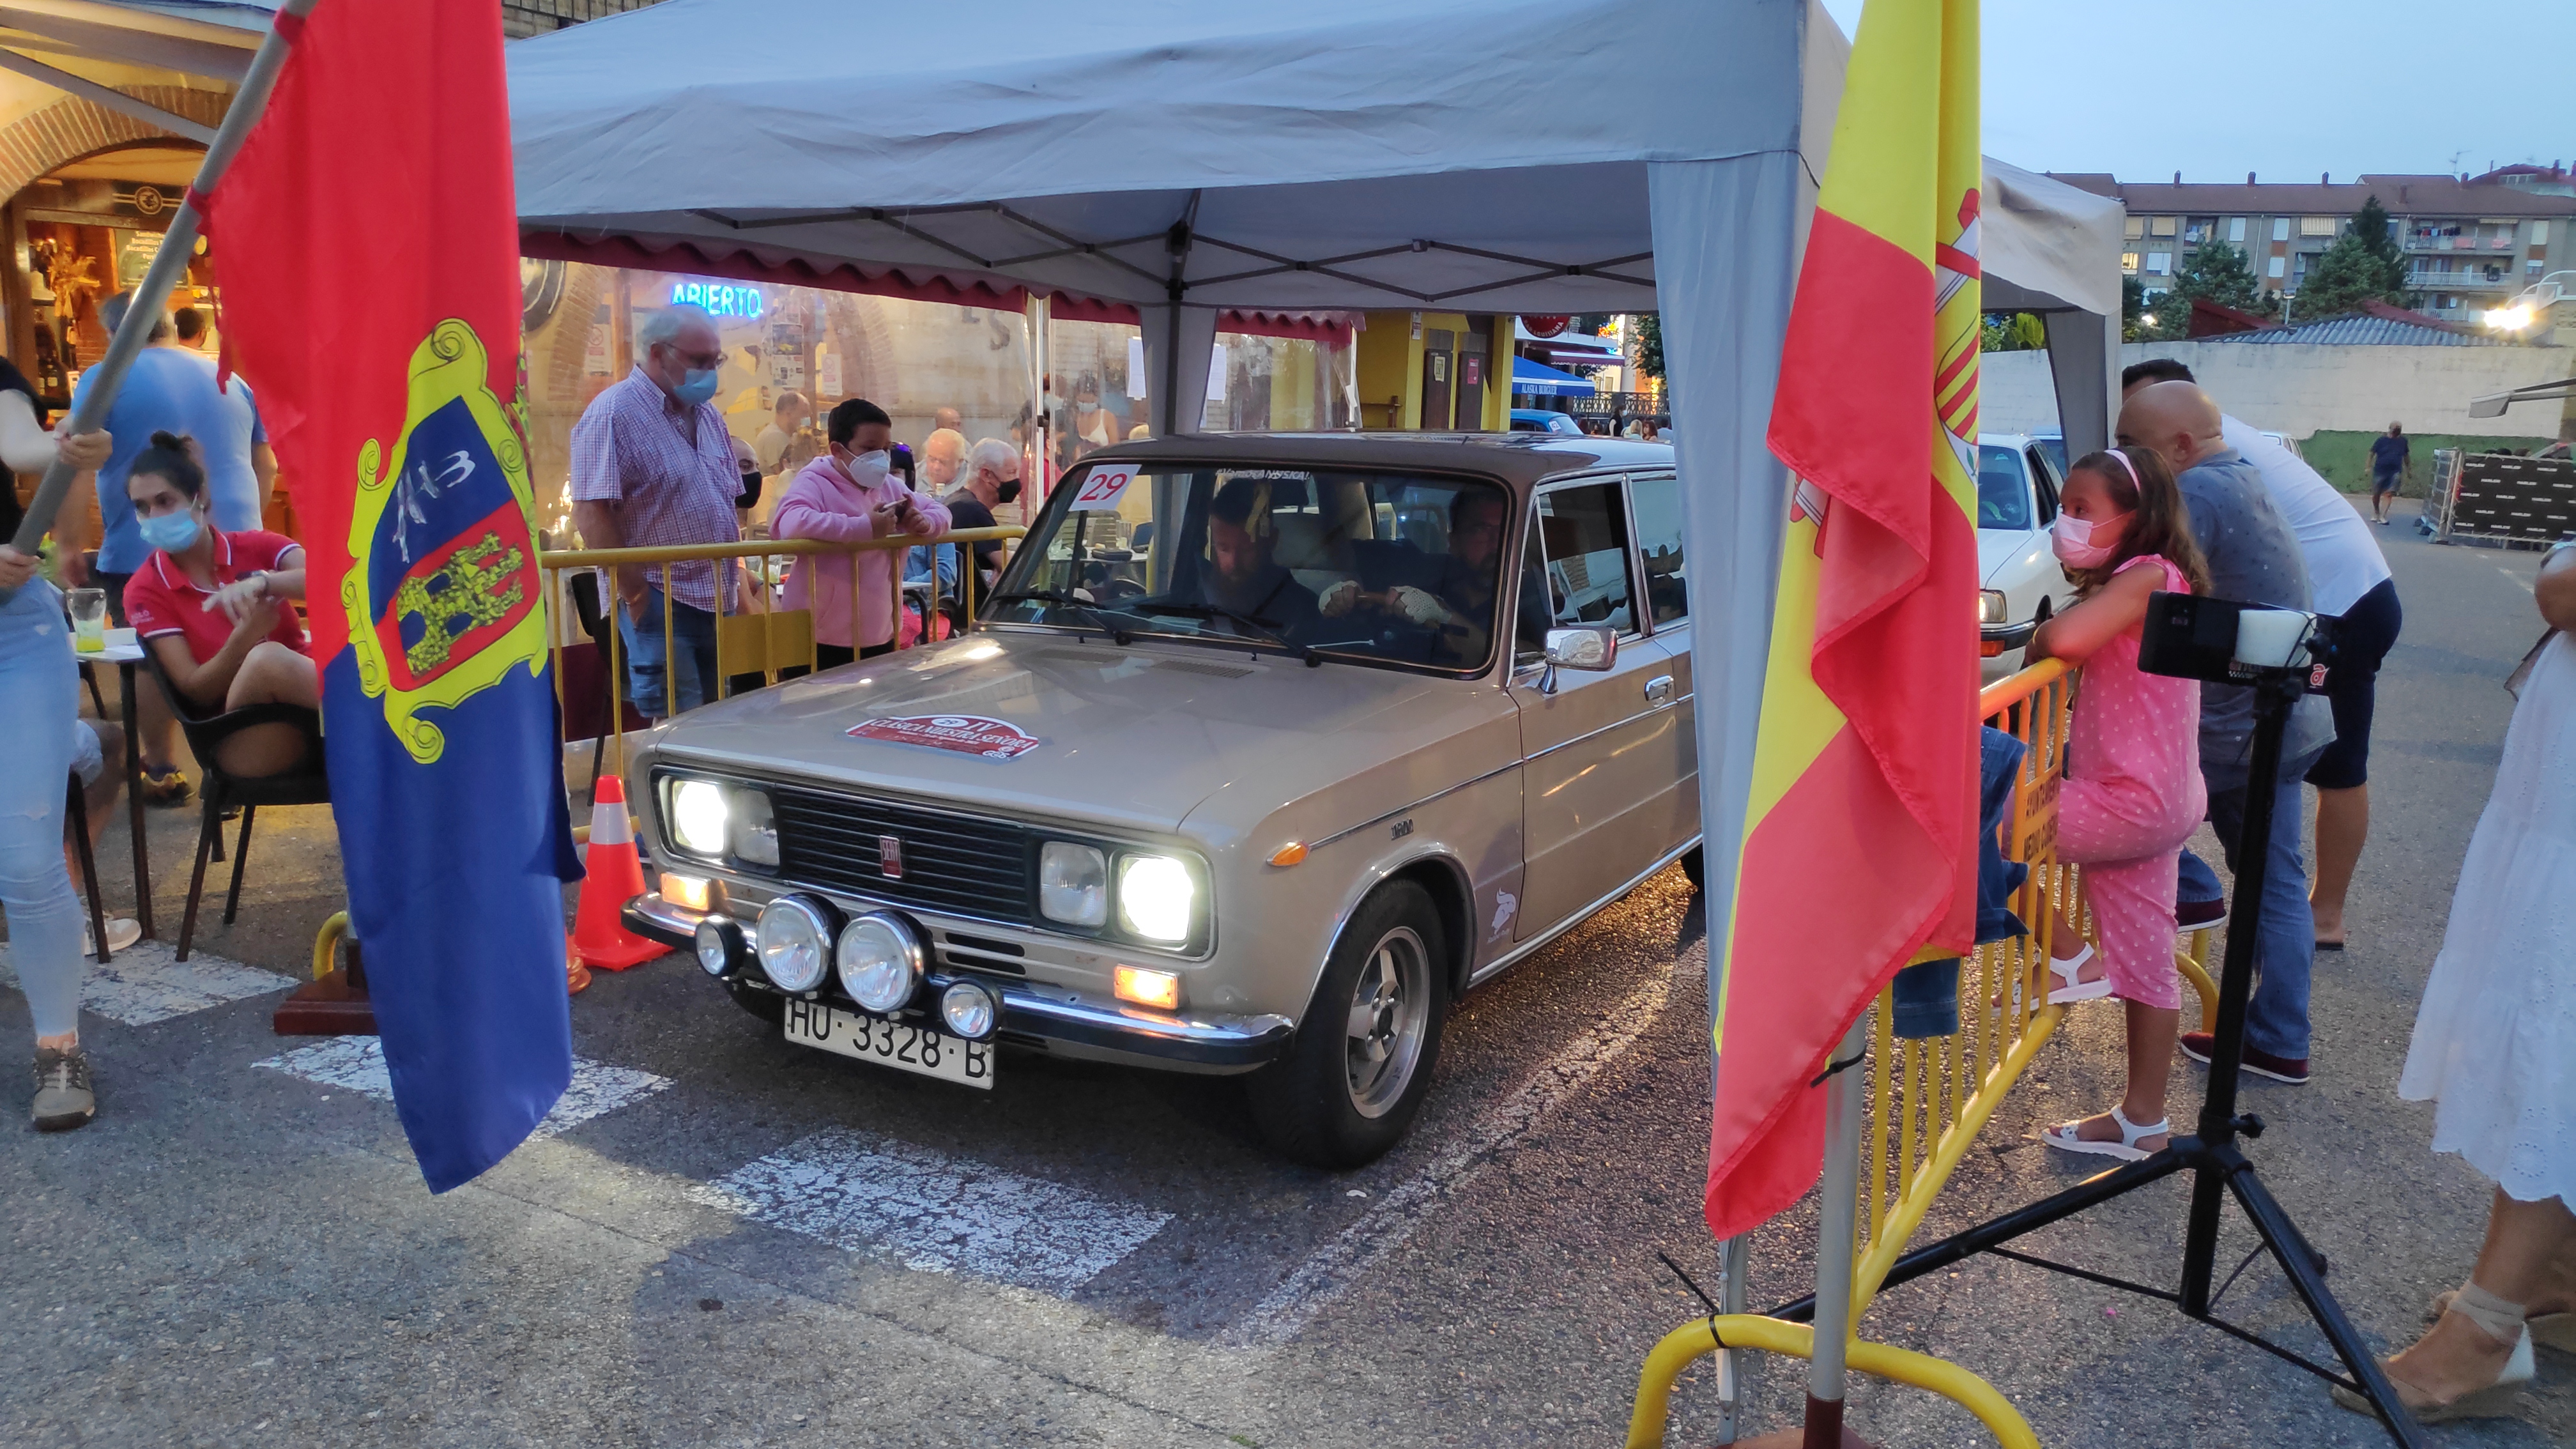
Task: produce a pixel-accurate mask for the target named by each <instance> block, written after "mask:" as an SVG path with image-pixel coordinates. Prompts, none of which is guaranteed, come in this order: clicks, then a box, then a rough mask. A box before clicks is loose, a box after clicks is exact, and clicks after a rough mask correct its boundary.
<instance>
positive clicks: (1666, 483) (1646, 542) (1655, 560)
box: [1628, 473, 1690, 629]
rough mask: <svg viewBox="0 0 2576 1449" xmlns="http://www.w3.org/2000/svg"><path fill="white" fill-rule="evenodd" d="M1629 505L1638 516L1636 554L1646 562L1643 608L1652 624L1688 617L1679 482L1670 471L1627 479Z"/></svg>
mask: <svg viewBox="0 0 2576 1449" xmlns="http://www.w3.org/2000/svg"><path fill="white" fill-rule="evenodd" d="M1628 505H1629V507H1630V508H1632V509H1634V510H1635V511H1636V515H1637V556H1638V557H1639V558H1641V559H1643V560H1644V561H1645V565H1646V607H1647V608H1648V609H1649V610H1651V611H1652V613H1653V615H1654V620H1655V627H1656V628H1658V629H1660V628H1663V627H1664V626H1665V625H1667V624H1678V623H1680V622H1682V621H1683V620H1685V619H1687V618H1689V617H1690V590H1689V588H1688V586H1687V585H1686V583H1685V582H1684V570H1683V568H1682V485H1681V480H1679V479H1677V478H1675V477H1673V476H1672V475H1671V474H1669V473H1662V474H1653V475H1649V476H1646V477H1642V478H1635V477H1632V478H1630V479H1629V480H1628Z"/></svg>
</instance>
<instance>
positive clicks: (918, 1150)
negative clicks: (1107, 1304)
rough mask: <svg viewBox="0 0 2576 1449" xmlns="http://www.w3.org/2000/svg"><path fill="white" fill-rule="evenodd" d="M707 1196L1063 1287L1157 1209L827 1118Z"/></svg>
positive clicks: (879, 1246) (910, 1261)
mask: <svg viewBox="0 0 2576 1449" xmlns="http://www.w3.org/2000/svg"><path fill="white" fill-rule="evenodd" d="M689 1196H690V1197H692V1198H694V1199H696V1200H697V1201H699V1202H702V1203H705V1204H707V1205H709V1206H711V1207H719V1208H723V1209H725V1210H726V1211H728V1212H733V1213H738V1214H740V1215H742V1216H743V1217H746V1218H749V1219H751V1220H753V1221H754V1222H760V1223H766V1224H768V1225H770V1226H772V1227H779V1228H785V1229H787V1230H788V1231H790V1232H795V1233H802V1234H804V1235H805V1236H807V1237H809V1238H816V1239H820V1240H821V1241H823V1242H826V1243H830V1244H832V1245H834V1246H835V1247H840V1248H847V1249H849V1250H851V1251H853V1252H860V1253H867V1254H870V1255H873V1256H878V1257H883V1258H886V1259H888V1260H890V1261H893V1262H897V1263H900V1264H902V1265H903V1266H904V1267H906V1268H911V1269H914V1270H917V1271H920V1272H927V1273H963V1274H967V1275H969V1276H973V1277H978V1278H989V1279H993V1280H996V1281H999V1282H1003V1283H1013V1284H1017V1285H1019V1286H1021V1287H1025V1288H1037V1289H1043V1290H1046V1291H1050V1292H1055V1293H1069V1292H1071V1291H1073V1290H1074V1289H1076V1288H1079V1287H1081V1286H1082V1285H1083V1284H1085V1283H1088V1282H1090V1281H1091V1280H1092V1279H1093V1278H1095V1277H1097V1276H1098V1275H1099V1274H1100V1273H1101V1272H1102V1271H1103V1270H1104V1269H1107V1268H1108V1267H1110V1266H1111V1265H1113V1264H1115V1263H1117V1262H1118V1261H1119V1260H1120V1259H1122V1258H1124V1257H1126V1256H1127V1255H1128V1254H1129V1253H1132V1252H1134V1251H1135V1250H1136V1249H1137V1248H1138V1247H1139V1246H1141V1245H1142V1244H1143V1243H1144V1242H1145V1240H1146V1239H1148V1238H1151V1237H1152V1236H1154V1234H1156V1233H1158V1232H1161V1231H1162V1230H1163V1225H1164V1224H1166V1223H1168V1222H1170V1221H1171V1220H1172V1215H1171V1214H1170V1213H1167V1212H1155V1211H1152V1210H1149V1209H1144V1208H1136V1207H1129V1206H1127V1205H1124V1204H1121V1203H1115V1202H1111V1201H1109V1200H1108V1199H1106V1198H1102V1197H1097V1196H1095V1195H1093V1194H1091V1193H1088V1192H1085V1191H1083V1190H1082V1189H1080V1188H1076V1187H1067V1186H1065V1185H1063V1184H1061V1183H1053V1182H1047V1181H1043V1180H1041V1179H1039V1178H1034V1177H1023V1176H1021V1175H1020V1174H1018V1173H1016V1172H1008V1171H1005V1170H1003V1169H1001V1168H998V1167H991V1166H987V1165H985V1164H983V1163H980V1162H974V1161H970V1160H966V1159H962V1158H953V1157H949V1156H946V1155H945V1154H942V1153H939V1152H934V1151H932V1150H930V1149H929V1148H926V1147H916V1146H913V1145H911V1144H910V1143H904V1142H894V1141H889V1140H887V1139H884V1138H879V1137H871V1136H868V1135H866V1134H864V1133H860V1132H853V1131H849V1130H847V1129H841V1128H835V1129H833V1130H831V1131H827V1132H819V1133H816V1134H815V1135H813V1136H811V1137H806V1138H803V1139H801V1140H799V1141H796V1142H793V1143H790V1144H789V1145H788V1146H786V1147H783V1148H781V1149H779V1150H778V1151H776V1152H773V1153H771V1154H769V1155H768V1156H767V1157H764V1158H761V1159H760V1160H759V1161H757V1162H752V1163H749V1164H746V1165H745V1166H743V1167H740V1168H738V1169H736V1170H735V1171H733V1172H731V1173H728V1174H727V1175H725V1176H724V1177H722V1178H720V1179H718V1180H717V1181H715V1182H712V1183H709V1184H706V1185H705V1186H702V1187H696V1188H692V1189H690V1190H689Z"/></svg>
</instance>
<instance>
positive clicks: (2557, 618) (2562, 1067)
mask: <svg viewBox="0 0 2576 1449" xmlns="http://www.w3.org/2000/svg"><path fill="white" fill-rule="evenodd" d="M2536 592H2537V593H2538V595H2539V602H2540V613H2541V617H2542V618H2543V619H2545V620H2547V621H2548V623H2549V625H2550V627H2551V628H2552V629H2554V630H2556V631H2557V632H2556V633H2553V634H2551V635H2550V636H2549V638H2548V639H2547V640H2546V641H2545V642H2544V643H2543V644H2542V645H2541V647H2540V648H2539V649H2538V650H2536V651H2535V654H2534V658H2533V662H2532V667H2531V672H2530V678H2529V679H2528V680H2527V681H2525V683H2524V684H2523V687H2522V697H2521V702H2520V703H2519V704H2518V705H2517V706H2516V707H2515V709H2514V712H2513V725H2512V727H2511V728H2510V729H2508V730H2507V731H2506V732H2505V739H2504V762H2503V763H2502V764H2501V765H2499V766H2498V767H2497V769H2496V782H2495V793H2494V794H2493V795H2491V796H2489V797H2488V799H2487V808H2486V813H2485V814H2483V815H2481V816H2479V817H2478V828H2477V833H2476V834H2474V835H2472V836H2471V837H2470V838H2469V853H2468V858H2467V859H2466V860H2464V861H2462V862H2461V866H2460V884H2459V889H2458V891H2457V892H2456V893H2455V894H2454V895H2453V896H2452V898H2451V923H2450V927H2449V929H2448V930H2447V931H2446V932H2445V933H2444V935H2443V938H2442V954H2441V955H2440V956H2439V957H2438V958H2436V959H2435V961H2434V962H2433V974H2432V977H2431V979H2429V980H2427V981H2426V982H2425V983H2424V1004H2423V1006H2422V1007H2421V1008H2420V1009H2419V1010H2418V1011H2417V1013H2416V1017H2415V1039H2414V1043H2413V1045H2412V1047H2411V1048H2410V1049H2409V1050H2408V1052H2407V1055H2406V1070H2405V1073H2404V1074H2403V1075H2402V1076H2401V1077H2400V1078H2399V1079H2398V1083H2397V1094H2398V1095H2399V1096H2401V1097H2404V1098H2406V1099H2407V1100H2409V1101H2417V1102H2421V1101H2428V1100H2429V1101H2433V1102H2435V1103H2438V1104H2439V1105H2438V1106H2437V1107H2436V1108H2435V1112H2434V1118H2433V1150H2434V1151H2436V1152H2456V1153H2458V1154H2460V1155H2461V1156H2462V1157H2463V1158H2466V1159H2467V1160H2468V1162H2469V1165H2470V1166H2472V1167H2475V1168H2477V1169H2478V1170H2479V1171H2480V1172H2483V1173H2485V1174H2486V1175H2487V1176H2489V1177H2491V1178H2493V1179H2495V1183H2496V1193H2495V1204H2494V1207H2493V1208H2492V1209H2491V1210H2490V1211H2489V1213H2488V1216H2487V1240H2486V1246H2485V1247H2484V1248H2482V1249H2480V1250H2479V1252H2478V1261H2477V1265H2476V1266H2475V1267H2474V1268H2472V1269H2471V1270H2470V1272H2469V1281H2468V1282H2467V1283H2465V1284H2463V1285H2461V1286H2460V1287H2459V1288H2458V1289H2456V1290H2454V1291H2452V1292H2450V1293H2445V1294H2443V1295H2442V1296H2441V1297H2440V1298H2437V1299H2435V1300H2434V1305H2435V1307H2436V1309H2437V1310H2438V1311H2439V1312H2440V1314H2441V1317H2440V1318H2439V1319H2438V1320H2437V1321H2436V1322H2435V1323H2434V1325H2433V1326H2432V1328H2430V1329H2429V1330H2427V1331H2426V1332H2425V1334H2424V1336H2423V1337H2422V1338H2420V1339H2418V1340H2417V1341H2416V1342H2415V1343H2414V1344H2413V1345H2412V1346H2410V1347H2408V1348H2407V1349H2406V1350H2405V1351H2404V1352H2401V1353H2399V1354H2397V1355H2395V1356H2394V1357H2391V1358H2389V1359H2388V1360H2386V1366H2387V1369H2388V1377H2389V1379H2390V1380H2391V1381H2392V1382H2394V1383H2395V1384H2396V1386H2397V1391H2398V1393H2399V1394H2400V1396H2402V1397H2403V1398H2404V1399H2405V1400H2406V1403H2407V1406H2408V1407H2409V1408H2411V1409H2413V1410H2414V1411H2415V1415H2416V1417H2417V1418H2418V1419H2421V1420H2424V1421H2426V1422H2433V1421H2438V1420H2442V1419H2464V1418H2476V1417H2500V1416H2504V1415H2508V1414H2510V1413H2512V1412H2513V1407H2512V1406H2513V1400H2514V1398H2515V1396H2516V1395H2517V1394H2518V1393H2519V1392H2520V1391H2521V1389H2522V1387H2523V1385H2524V1384H2526V1383H2528V1382H2529V1381H2530V1379H2531V1377H2532V1374H2533V1370H2534V1364H2535V1360H2534V1357H2533V1354H2532V1344H2533V1343H2534V1341H2537V1342H2539V1343H2541V1344H2543V1345H2545V1346H2548V1347H2552V1348H2556V1349H2559V1350H2561V1351H2563V1352H2570V1353H2576V1215H2571V1214H2570V1213H2569V1211H2568V1204H2569V1203H2570V1202H2571V1201H2576V547H2570V546H2568V545H2563V544H2562V545H2561V546H2559V548H2557V549H2556V550H2554V551H2553V552H2551V554H2550V555H2549V558H2548V561H2547V562H2546V563H2544V564H2543V565H2542V566H2541V571H2540V583H2539V587H2538V589H2537V590H2536ZM2335 1397H2336V1399H2337V1401H2339V1402H2341V1403H2342V1404H2343V1405H2344V1406H2345V1407H2346V1408H2353V1409H2362V1408H2364V1405H2363V1404H2362V1402H2361V1400H2360V1398H2359V1396H2357V1395H2354V1394H2352V1393H2351V1392H2350V1391H2348V1390H2345V1389H2337V1390H2335Z"/></svg>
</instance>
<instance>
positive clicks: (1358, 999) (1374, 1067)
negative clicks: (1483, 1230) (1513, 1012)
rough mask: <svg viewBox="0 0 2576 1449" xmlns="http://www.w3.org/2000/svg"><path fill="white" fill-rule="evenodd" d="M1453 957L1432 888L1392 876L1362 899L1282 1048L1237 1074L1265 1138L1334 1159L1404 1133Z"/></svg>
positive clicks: (1372, 1156)
mask: <svg viewBox="0 0 2576 1449" xmlns="http://www.w3.org/2000/svg"><path fill="white" fill-rule="evenodd" d="M1449 967H1450V962H1449V952H1448V932H1447V931H1446V930H1444V929H1443V928H1442V926H1441V922H1440V912H1439V909H1438V908H1437V907H1435V906H1434V905H1433V904H1432V902H1431V895H1430V893H1429V892H1428V891H1425V890H1424V889H1423V888H1422V887H1421V886H1419V885H1416V884H1415V883H1413V882H1412V881H1394V882H1391V883H1389V884H1387V885H1385V886H1382V887H1380V888H1379V889H1378V890H1377V891H1376V892H1375V893H1373V894H1372V895H1370V896H1369V898H1368V899H1367V900H1365V901H1363V902H1361V903H1360V908H1359V910H1358V911H1357V912H1356V913H1354V914H1353V916H1352V917H1351V921H1350V924H1349V925H1348V926H1347V927H1346V928H1344V930H1343V932H1342V937H1341V939H1340V940H1339V941H1337V942H1335V943H1334V945H1333V954H1332V958H1331V959H1330V960H1329V961H1328V962H1327V963H1326V964H1325V967H1324V979H1323V980H1322V981H1320V982H1318V983H1317V984H1316V987H1315V996H1314V999H1313V1000H1312V1001H1311V1002H1309V1003H1308V1005H1307V1007H1306V1015H1305V1019H1304V1020H1303V1021H1302V1022H1301V1023H1300V1024H1299V1026H1298V1029H1297V1034H1296V1035H1295V1036H1294V1037H1292V1038H1291V1039H1290V1040H1289V1044H1288V1050H1287V1052H1286V1054H1285V1055H1283V1056H1281V1057H1280V1058H1279V1059H1278V1060H1277V1061H1274V1062H1272V1063H1271V1064H1270V1065H1268V1066H1266V1067H1263V1068H1262V1069H1261V1070H1260V1071H1258V1072H1255V1073H1254V1074H1253V1075H1252V1076H1251V1078H1250V1079H1249V1080H1248V1081H1247V1082H1246V1083H1245V1090H1246V1095H1247V1096H1248V1097H1249V1098H1250V1100H1251V1104H1252V1115H1253V1120H1254V1121H1256V1122H1257V1123H1259V1124H1260V1127H1261V1134H1262V1136H1263V1137H1265V1138H1267V1139H1268V1140H1269V1142H1270V1145H1271V1146H1272V1147H1273V1148H1275V1149H1277V1150H1278V1151H1279V1153H1280V1154H1281V1155H1283V1156H1285V1157H1288V1158H1291V1159H1293V1160H1295V1161H1297V1162H1301V1163H1304V1164H1306V1165H1307V1166H1309V1167H1321V1168H1327V1169H1341V1168H1352V1167H1358V1166H1361V1165H1363V1164H1365V1163H1369V1162H1373V1161H1375V1160H1377V1159H1378V1158H1379V1157H1381V1156H1384V1155H1385V1153H1386V1151H1387V1149H1389V1148H1391V1147H1393V1146H1395V1144H1396V1143H1397V1142H1399V1141H1401V1140H1403V1137H1404V1134H1405V1132H1406V1131H1407V1130H1408V1129H1409V1128H1411V1127H1412V1125H1413V1118H1414V1114H1415V1113H1417V1112H1419V1111H1420V1110H1421V1108H1422V1101H1423V1098H1425V1097H1426V1096H1428V1095H1430V1091H1431V1077H1432V1068H1433V1067H1434V1066H1436V1065H1437V1064H1438V1061H1439V1057H1440V1029H1441V1026H1442V1025H1443V1023H1445V1022H1446V1021H1447V1020H1448V1017H1449V976H1450V970H1449ZM1364 1015H1365V1017H1366V1020H1365V1022H1364V1023H1363V1021H1362V1018H1363V1016H1364ZM1355 1026H1359V1027H1361V1028H1362V1030H1361V1031H1359V1032H1355V1031H1354V1030H1353V1028H1354V1027H1355Z"/></svg>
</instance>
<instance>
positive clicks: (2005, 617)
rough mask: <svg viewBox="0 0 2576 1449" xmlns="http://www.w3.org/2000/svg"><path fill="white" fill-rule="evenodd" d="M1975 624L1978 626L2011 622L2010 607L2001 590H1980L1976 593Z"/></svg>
mask: <svg viewBox="0 0 2576 1449" xmlns="http://www.w3.org/2000/svg"><path fill="white" fill-rule="evenodd" d="M1977 622H1978V623H1979V624H2009V623H2011V622H2012V605H2011V603H2009V602H2008V601H2006V600H2005V598H2004V591H2003V590H2001V589H1980V590H1978V591H1977Z"/></svg>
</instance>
